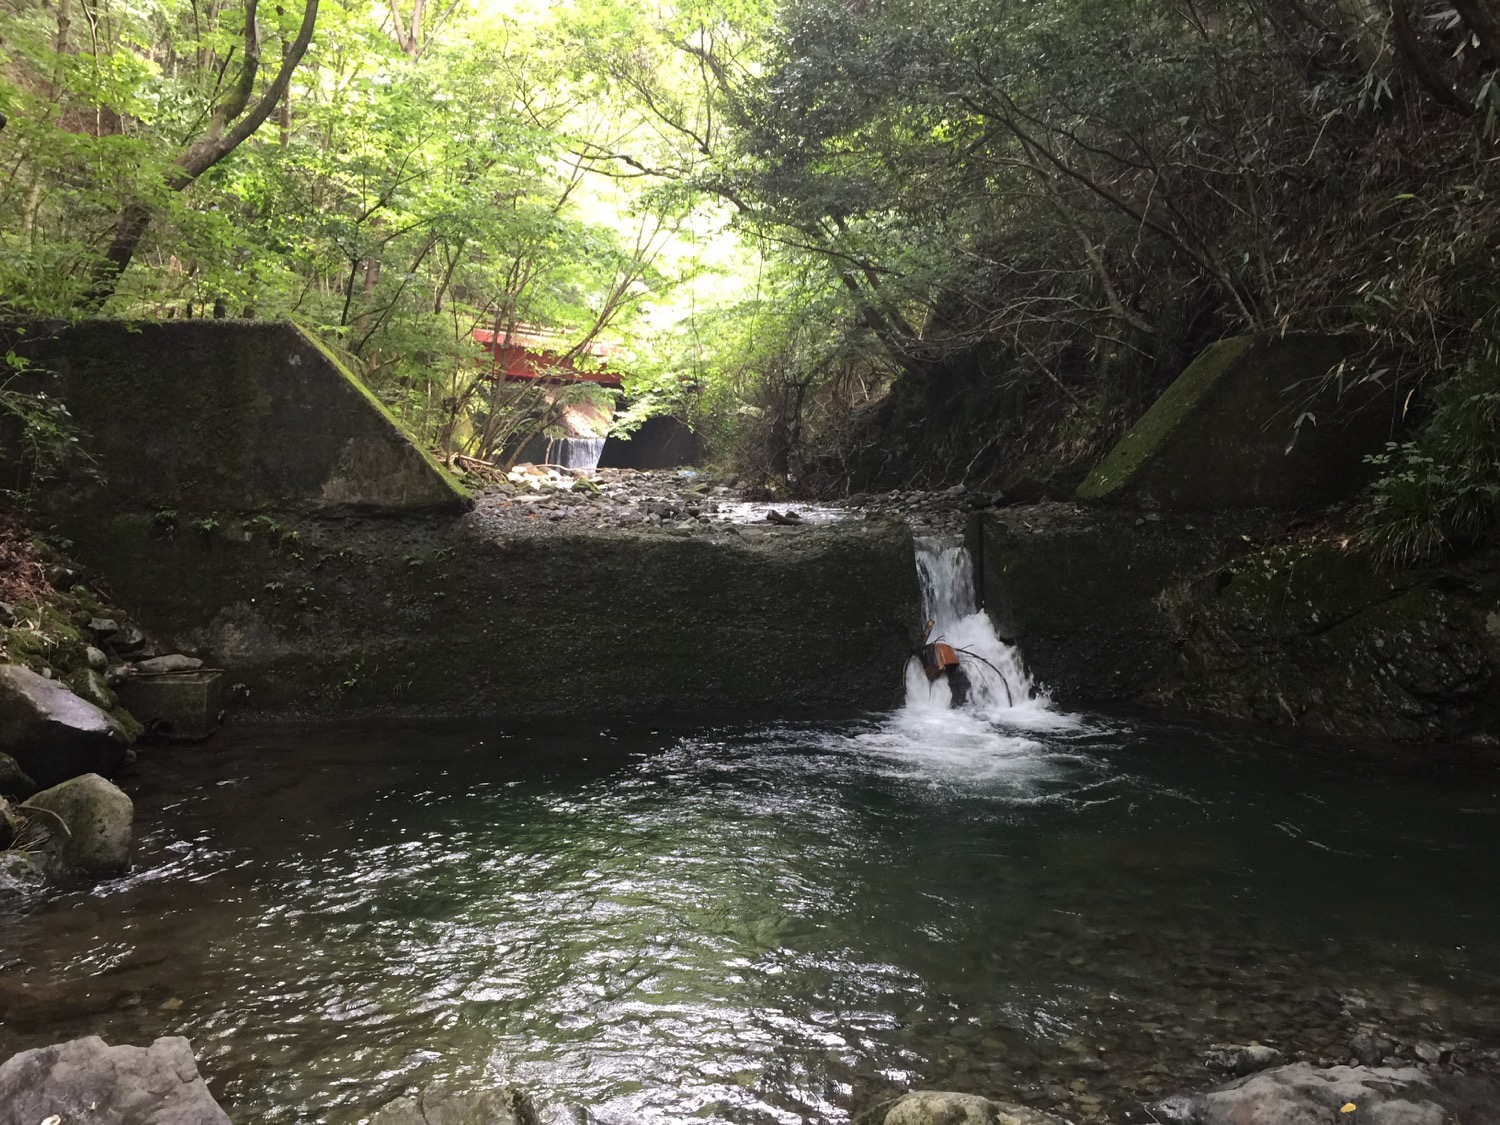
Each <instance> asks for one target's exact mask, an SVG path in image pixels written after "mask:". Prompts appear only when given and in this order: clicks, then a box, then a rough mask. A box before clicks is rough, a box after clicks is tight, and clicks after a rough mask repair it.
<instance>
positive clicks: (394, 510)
mask: <svg viewBox="0 0 1500 1125" xmlns="http://www.w3.org/2000/svg"><path fill="white" fill-rule="evenodd" d="M23 347H24V348H25V350H26V351H27V352H28V353H29V354H30V356H31V357H32V358H33V359H34V361H35V362H36V363H37V365H38V366H41V367H47V368H50V369H52V370H55V371H57V372H58V373H60V375H61V380H60V387H61V390H62V393H63V395H64V397H65V399H66V402H67V404H68V406H69V407H70V409H71V410H72V413H73V414H74V416H75V418H76V419H77V420H78V422H79V423H80V425H81V427H82V428H83V430H84V431H85V445H86V446H87V448H88V449H89V450H90V451H91V452H92V453H93V455H94V456H95V457H96V458H97V461H98V467H99V469H100V470H101V471H102V473H103V482H102V483H94V482H90V481H88V480H83V479H80V480H78V481H75V482H72V483H71V485H70V486H68V487H60V488H57V489H54V490H52V491H51V492H49V494H48V495H47V497H45V500H46V507H47V511H48V513H49V515H50V517H51V518H53V519H55V520H56V521H57V523H58V526H59V528H60V529H61V531H62V532H63V534H65V535H66V536H67V537H68V538H69V539H71V540H72V541H73V543H74V544H75V548H74V549H75V552H76V554H77V555H78V557H79V558H80V559H81V561H82V562H83V563H85V564H86V565H88V566H89V567H91V568H92V569H93V570H94V572H95V573H96V574H97V575H98V576H100V577H101V578H102V580H103V581H104V583H105V584H106V585H107V586H108V588H109V590H110V592H111V594H112V596H113V598H114V599H115V600H116V601H117V602H118V604H120V605H121V606H123V607H124V608H125V609H127V610H129V611H130V612H131V613H133V614H134V615H135V617H136V618H137V620H139V621H140V623H141V624H142V625H143V626H144V627H145V628H146V629H147V630H148V631H150V632H151V633H152V634H153V635H154V636H155V637H156V638H157V639H158V641H159V642H160V643H161V645H162V647H164V648H166V649H168V650H178V651H184V652H188V653H191V654H194V655H198V656H201V657H203V658H204V659H205V660H207V661H208V662H209V663H210V664H212V665H215V666H219V667H223V668H224V669H226V670H227V672H228V680H229V682H230V683H231V684H234V685H238V687H236V688H234V689H233V690H232V692H231V699H232V700H236V701H238V704H239V705H241V706H245V705H248V706H249V707H251V708H253V709H258V710H267V711H311V712H315V713H325V712H342V713H360V712H374V711H404V712H421V711H434V712H448V713H474V714H479V713H493V712H501V713H508V714H569V713H585V712H608V711H651V710H664V709H667V710H694V709H707V708H728V707H761V706H765V707H772V706H774V707H778V708H786V707H799V706H803V707H827V706H832V707H840V708H848V707H885V706H891V705H894V704H895V703H897V702H899V698H900V694H901V667H902V660H903V658H904V656H905V654H906V652H907V651H908V649H909V647H910V645H911V644H912V643H913V640H914V637H913V635H912V634H913V630H914V628H915V626H916V624H917V617H918V613H919V609H918V592H917V584H916V576H915V568H914V565H913V554H912V543H911V533H910V531H909V530H908V529H907V527H906V526H905V525H904V524H902V523H900V522H897V521H870V522H862V523H856V524H850V525H847V526H841V527H833V528H826V527H816V526H809V527H799V528H784V529H771V528H765V529H759V528H757V529H745V530H744V531H731V530H725V529H717V530H703V531H693V532H691V533H689V532H686V531H682V532H678V531H675V530H674V529H658V530H652V531H563V530H560V529H555V528H554V529H549V530H547V531H545V532H542V533H517V532H515V531H513V530H512V531H505V530H502V529H501V528H500V527H499V526H498V524H497V523H496V522H494V521H491V520H490V519H489V518H488V517H487V514H486V509H485V505H484V504H483V503H481V504H480V505H479V506H478V507H477V508H475V507H473V506H472V504H471V501H470V499H469V497H467V496H466V495H465V494H464V493H463V492H462V490H461V489H459V488H458V487H457V486H456V485H454V484H453V483H452V482H451V481H450V480H449V479H448V478H447V477H446V475H445V474H444V472H443V470H442V469H441V468H440V467H438V466H437V465H436V464H434V463H433V462H432V461H431V459H430V458H428V457H427V456H426V455H425V454H424V453H423V452H422V451H421V450H419V449H417V448H416V447H415V446H414V445H413V444H412V443H411V442H410V441H409V440H408V439H407V438H406V436H405V435H404V434H402V433H401V432H400V429H399V427H398V426H397V425H396V424H395V422H394V421H393V420H392V419H391V418H390V417H389V415H388V414H386V413H385V412H384V411H383V410H382V409H381V408H380V407H379V405H378V404H377V403H376V402H374V400H373V399H372V398H371V397H370V396H369V394H368V393H367V392H366V391H365V390H364V389H363V388H362V387H361V386H360V385H359V383H358V381H357V380H355V379H354V378H352V377H351V376H350V375H349V374H348V373H347V372H345V371H343V370H342V369H341V368H340V367H339V365H338V364H337V363H336V362H335V361H334V360H333V359H332V357H331V356H329V355H328V354H327V353H326V352H324V351H323V350H322V349H321V348H320V347H319V346H318V345H317V344H316V343H315V342H314V341H312V340H310V339H309V338H308V337H306V336H305V335H304V334H302V333H301V332H299V331H297V330H296V329H294V328H291V327H289V326H285V325H270V324H250V323H235V322H217V323H215V322H196V323H194V322H189V323H166V324H151V325H139V326H135V325H123V324H117V323H107V322H95V323H87V324H83V325H79V326H76V327H72V328H68V329H66V330H64V331H61V332H56V333H45V332H42V333H38V332H33V333H29V334H28V335H27V337H26V339H25V341H24V344H23Z"/></svg>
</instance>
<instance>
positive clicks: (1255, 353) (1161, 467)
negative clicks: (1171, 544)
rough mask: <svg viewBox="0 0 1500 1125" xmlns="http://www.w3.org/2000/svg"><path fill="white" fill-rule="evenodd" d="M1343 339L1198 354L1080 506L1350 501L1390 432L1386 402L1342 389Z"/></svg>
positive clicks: (1249, 344) (1252, 344)
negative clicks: (1367, 459)
mask: <svg viewBox="0 0 1500 1125" xmlns="http://www.w3.org/2000/svg"><path fill="white" fill-rule="evenodd" d="M1350 351H1351V343H1350V342H1349V341H1348V340H1345V339H1342V338H1339V337H1326V336H1284V337H1265V336H1240V337H1236V338H1234V339H1230V340H1221V341H1220V342H1219V343H1217V344H1214V345H1213V346H1212V347H1210V348H1208V349H1206V350H1205V351H1204V352H1203V353H1202V354H1201V355H1200V356H1199V357H1198V358H1197V359H1196V360H1194V361H1193V363H1192V364H1191V365H1189V367H1188V368H1187V370H1186V371H1184V372H1183V373H1182V375H1180V376H1179V377H1178V378H1177V380H1176V381H1175V382H1174V383H1172V385H1171V386H1170V387H1168V388H1167V390H1166V391H1165V392H1164V393H1163V394H1162V396H1161V397H1160V398H1159V399H1157V401H1156V402H1155V403H1154V404H1153V405H1152V407H1151V409H1149V410H1148V411H1146V413H1145V414H1144V415H1143V416H1142V417H1141V419H1140V420H1139V421H1138V422H1137V423H1136V424H1135V425H1134V426H1133V427H1132V428H1131V430H1130V431H1129V432H1128V433H1127V434H1126V435H1125V436H1124V437H1123V438H1121V439H1120V442H1119V443H1118V444H1117V445H1116V446H1115V447H1114V449H1112V450H1111V451H1110V452H1109V453H1108V454H1107V455H1106V456H1105V458H1104V460H1103V461H1101V462H1100V463H1099V465H1098V466H1097V467H1096V468H1095V469H1094V470H1093V472H1091V473H1090V474H1089V476H1088V477H1087V479H1085V480H1084V482H1083V484H1081V485H1080V486H1079V488H1078V493H1077V495H1078V498H1079V499H1080V500H1083V501H1087V502H1111V503H1123V504H1127V505H1133V506H1138V507H1155V508H1160V509H1162V510H1164V511H1165V510H1170V511H1182V512H1212V511H1220V510H1222V509H1225V508H1275V509H1285V510H1292V509H1298V508H1308V507H1318V506H1322V505H1326V504H1328V503H1331V502H1334V501H1337V500H1341V499H1345V498H1347V497H1349V496H1352V495H1353V494H1354V493H1355V492H1356V491H1358V489H1359V488H1360V487H1362V486H1363V484H1364V483H1365V482H1366V481H1367V480H1368V479H1369V468H1368V466H1367V465H1366V464H1365V462H1364V458H1365V456H1366V455H1367V454H1370V453H1375V452H1378V451H1379V450H1380V449H1382V448H1383V444H1384V442H1385V441H1386V440H1387V439H1388V438H1389V437H1390V434H1391V421H1390V419H1391V409H1390V404H1389V403H1388V402H1386V401H1385V400H1383V399H1380V398H1378V397H1377V398H1373V399H1372V398H1371V397H1370V396H1368V395H1363V396H1359V395H1355V394H1346V395H1341V394H1340V393H1339V391H1340V387H1339V381H1338V380H1337V379H1336V378H1332V377H1330V373H1331V372H1333V371H1335V370H1336V369H1337V368H1338V366H1339V364H1340V363H1341V362H1342V361H1344V360H1345V359H1346V358H1347V357H1348V355H1349V353H1350Z"/></svg>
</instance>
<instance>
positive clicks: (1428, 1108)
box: [1156, 1063, 1500, 1125]
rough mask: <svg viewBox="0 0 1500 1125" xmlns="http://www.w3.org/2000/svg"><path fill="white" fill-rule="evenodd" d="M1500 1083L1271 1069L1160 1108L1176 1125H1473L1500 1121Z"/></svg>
mask: <svg viewBox="0 0 1500 1125" xmlns="http://www.w3.org/2000/svg"><path fill="white" fill-rule="evenodd" d="M1497 1106H1500V1083H1497V1082H1496V1081H1495V1080H1494V1079H1492V1078H1489V1077H1485V1076H1479V1075H1473V1074H1463V1073H1454V1072H1448V1073H1440V1072H1434V1071H1432V1070H1430V1069H1427V1068H1425V1067H1413V1066H1382V1067H1368V1066H1336V1067H1331V1068H1327V1069H1321V1068H1317V1067H1313V1066H1309V1065H1308V1064H1306V1063H1297V1064H1294V1065H1292V1066H1284V1067H1278V1068H1277V1069H1275V1070H1268V1071H1265V1072H1264V1073H1261V1074H1256V1075H1253V1076H1250V1077H1247V1078H1242V1079H1240V1080H1239V1081H1237V1082H1231V1083H1230V1084H1229V1085H1227V1086H1223V1087H1220V1088H1219V1089H1217V1090H1212V1091H1209V1092H1208V1093H1206V1094H1199V1095H1192V1096H1183V1097H1178V1098H1174V1099H1170V1100H1168V1101H1166V1102H1163V1103H1162V1104H1160V1105H1158V1106H1157V1107H1156V1114H1157V1116H1158V1118H1159V1119H1160V1120H1162V1121H1166V1122H1173V1123H1175V1125H1327V1123H1328V1122H1331V1121H1352V1122H1359V1121H1364V1122H1374V1123H1376V1125H1471V1123H1475V1122H1486V1121H1494V1120H1496V1119H1497V1117H1500V1109H1497Z"/></svg>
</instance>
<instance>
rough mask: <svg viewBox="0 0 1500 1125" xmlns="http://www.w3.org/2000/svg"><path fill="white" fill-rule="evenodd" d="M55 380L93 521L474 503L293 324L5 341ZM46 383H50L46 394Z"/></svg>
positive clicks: (178, 324) (102, 326) (146, 328)
mask: <svg viewBox="0 0 1500 1125" xmlns="http://www.w3.org/2000/svg"><path fill="white" fill-rule="evenodd" d="M0 338H6V339H8V340H9V341H10V342H11V344H12V346H13V347H14V348H15V349H16V351H17V352H18V353H19V354H21V355H23V356H25V357H26V358H27V359H29V360H30V361H31V362H32V364H33V366H34V368H36V369H38V370H41V371H51V372H55V373H56V375H57V376H58V379H57V380H55V381H51V382H48V383H46V384H45V385H44V386H45V389H46V390H48V391H49V393H60V394H61V395H62V397H63V400H64V401H65V402H66V403H67V406H68V410H69V412H70V413H71V414H72V415H73V418H74V419H75V420H76V421H77V423H78V425H79V426H80V427H81V429H82V430H83V431H84V433H85V434H86V435H87V443H86V444H87V448H88V450H89V452H90V453H91V454H92V455H93V456H94V457H95V458H96V459H97V460H98V462H99V464H100V467H101V469H102V470H103V481H102V483H96V484H93V485H92V486H91V487H88V488H85V489H82V490H74V491H71V492H66V493H64V492H58V491H53V492H52V493H51V494H50V495H49V497H48V498H47V499H48V500H50V501H52V502H53V503H54V504H55V503H57V502H60V501H63V500H69V501H72V502H74V503H76V504H82V505H84V506H86V507H87V508H89V509H91V510H93V511H110V512H123V511H132V510H138V511H147V512H151V513H153V514H157V515H158V518H159V519H160V520H161V522H162V524H163V526H166V525H168V524H173V523H178V522H180V523H181V526H182V527H183V528H184V529H186V527H187V521H186V519H185V518H181V517H180V515H179V517H172V516H169V515H166V513H174V512H175V513H179V514H182V513H194V514H195V516H196V518H200V519H201V518H208V517H210V515H211V514H213V513H239V512H257V511H269V510H277V511H309V512H337V511H365V512H383V513H408V512H421V511H455V512H456V511H461V510H463V509H464V508H465V507H466V506H467V505H468V502H469V501H468V497H467V495H466V494H465V493H464V491H463V490H462V489H461V488H460V487H459V486H458V485H456V484H455V483H454V482H453V481H452V479H451V478H450V477H449V475H448V474H447V473H446V472H444V470H443V469H442V468H441V467H439V466H438V465H437V463H436V462H434V461H433V460H432V459H431V458H430V457H429V456H428V455H427V454H426V453H425V452H423V451H422V450H421V449H419V448H418V447H417V446H416V445H415V444H413V443H412V442H411V441H410V440H409V439H408V438H407V436H406V435H405V433H404V432H403V431H402V430H401V428H400V426H399V425H398V424H397V423H396V422H395V420H394V419H393V418H391V416H390V415H389V413H388V412H387V411H386V410H385V408H384V407H383V406H381V405H380V403H379V402H378V401H377V400H376V399H375V397H374V396H373V395H371V394H370V392H369V391H368V390H366V389H365V388H364V386H363V385H362V384H361V383H360V382H359V381H358V380H357V379H355V378H353V377H352V376H351V375H350V374H349V372H348V371H347V370H345V369H344V367H343V366H342V365H341V364H340V363H339V362H338V361H337V360H336V359H334V357H333V356H332V355H331V354H330V353H329V352H328V351H327V350H326V349H325V348H323V347H322V346H321V345H320V344H319V343H318V342H317V341H315V340H314V339H313V338H312V337H311V336H309V335H308V334H307V333H305V332H303V331H302V330H301V329H299V328H297V327H295V326H294V325H291V324H282V323H274V322H235V321H212V320H200V321H173V322H166V323H161V322H156V323H153V322H143V323H123V322H119V321H104V320H98V321H84V322H82V323H80V324H76V325H71V326H64V325H59V326H51V327H47V326H33V327H31V328H30V329H28V330H27V331H26V333H25V334H24V335H22V336H19V337H17V336H15V335H14V334H13V332H10V333H9V334H8V333H7V332H6V331H4V330H0ZM39 385H40V384H39Z"/></svg>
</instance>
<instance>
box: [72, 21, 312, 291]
mask: <svg viewBox="0 0 1500 1125" xmlns="http://www.w3.org/2000/svg"><path fill="white" fill-rule="evenodd" d="M255 10H256V0H246V4H245V33H244V48H243V50H244V55H243V61H242V62H241V64H240V74H239V78H238V80H237V81H236V82H235V85H234V88H233V89H232V90H231V91H230V92H229V94H228V95H227V96H226V97H225V99H224V100H223V101H222V102H221V103H220V104H219V105H218V106H217V107H216V108H215V109H214V112H213V116H212V117H211V118H210V119H209V123H208V125H207V127H206V128H205V129H204V131H203V134H202V136H200V137H198V139H197V140H195V141H193V143H192V144H190V145H188V147H187V148H185V149H184V150H183V151H182V152H181V153H179V154H178V156H177V159H176V160H175V161H173V164H174V168H173V169H172V171H170V172H168V173H167V188H168V189H169V190H171V191H181V190H182V189H183V188H185V187H187V186H188V185H189V184H191V183H192V182H193V181H194V180H196V179H197V178H198V177H199V176H201V175H203V173H204V172H207V171H208V170H209V169H210V168H212V167H213V166H214V165H215V164H217V163H218V162H219V161H220V160H223V159H224V157H226V156H228V155H229V154H230V153H231V152H233V151H234V150H235V149H236V148H238V147H239V145H240V143H241V142H243V141H244V140H245V139H246V138H248V137H249V136H251V135H252V134H253V133H254V132H255V131H256V130H257V129H259V128H260V127H261V125H262V124H264V122H265V120H266V118H267V117H269V116H270V115H271V111H272V110H273V109H275V108H276V106H277V104H278V103H279V102H280V101H281V100H282V98H283V97H284V96H285V95H286V91H287V87H288V86H290V85H291V81H292V72H293V71H294V70H296V68H297V64H298V63H300V62H301V61H302V56H303V55H304V54H305V53H306V51H307V47H308V44H309V43H311V42H312V34H313V27H314V25H315V24H316V23H317V19H318V0H307V8H306V9H305V10H304V12H303V13H302V26H301V27H300V28H299V29H298V31H297V38H296V39H295V40H293V42H292V44H291V46H290V48H288V50H287V51H286V53H285V54H284V55H283V57H282V64H281V70H280V71H279V72H278V73H277V75H276V77H275V78H274V79H273V80H272V82H271V85H270V86H269V87H268V88H267V89H266V91H265V93H263V94H262V95H261V96H260V99H259V100H258V101H257V102H256V103H255V105H254V106H253V107H252V108H251V109H250V110H249V112H246V110H245V107H246V106H247V105H249V103H250V95H251V94H252V93H253V92H254V90H255V76H256V74H257V72H258V71H259V69H260V38H259V34H258V32H257V30H256V26H255ZM231 122H232V123H233V124H231ZM151 218H152V211H151V207H150V205H149V204H146V203H144V202H142V201H140V200H132V201H130V202H129V203H126V204H125V206H124V207H122V208H121V209H120V217H119V219H118V220H117V221H116V223H115V233H114V238H113V239H112V240H111V241H110V245H109V249H108V250H107V251H106V252H105V255H104V258H103V260H102V261H100V262H99V263H98V264H97V265H96V266H95V267H94V271H93V277H92V279H91V284H90V286H89V289H88V291H87V292H86V293H85V294H84V296H83V298H82V301H81V302H80V303H81V305H82V307H84V308H85V309H98V308H100V307H101V306H102V305H103V304H104V302H105V301H107V300H109V298H110V295H111V294H113V293H114V291H115V287H116V286H117V285H118V284H119V281H120V275H121V274H122V273H124V272H125V269H126V267H127V266H129V265H130V261H131V259H132V258H134V257H135V251H136V247H138V246H139V245H140V242H141V239H142V238H143V237H144V236H145V234H146V230H147V228H148V227H150V225H151Z"/></svg>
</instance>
